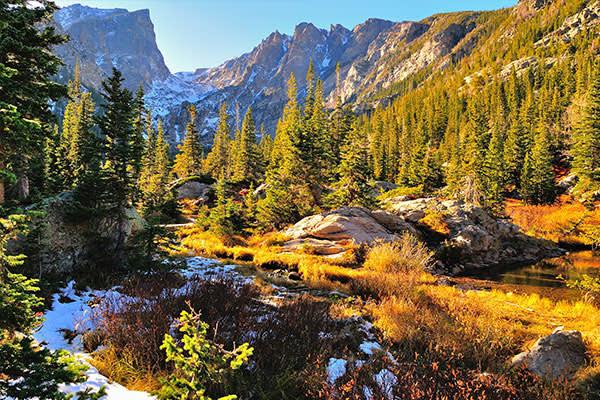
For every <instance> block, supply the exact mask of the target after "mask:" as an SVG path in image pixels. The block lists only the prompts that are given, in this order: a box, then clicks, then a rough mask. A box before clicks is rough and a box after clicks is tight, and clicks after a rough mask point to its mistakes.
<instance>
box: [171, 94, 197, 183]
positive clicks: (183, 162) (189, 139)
mask: <svg viewBox="0 0 600 400" xmlns="http://www.w3.org/2000/svg"><path fill="white" fill-rule="evenodd" d="M188 112H189V113H190V122H188V124H187V127H186V130H185V140H184V142H183V144H181V145H179V146H178V148H179V153H178V154H177V155H176V156H175V165H174V166H173V171H174V172H175V173H176V174H177V176H178V177H179V178H186V177H188V176H194V175H199V174H200V173H201V172H202V169H201V167H202V144H201V143H200V138H199V137H198V129H197V128H196V117H197V115H198V114H197V111H196V107H195V106H194V105H193V104H192V105H190V106H189V107H188Z"/></svg>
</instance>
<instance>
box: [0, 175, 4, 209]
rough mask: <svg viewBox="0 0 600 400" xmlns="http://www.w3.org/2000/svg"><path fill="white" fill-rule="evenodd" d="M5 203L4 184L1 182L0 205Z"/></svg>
mask: <svg viewBox="0 0 600 400" xmlns="http://www.w3.org/2000/svg"><path fill="white" fill-rule="evenodd" d="M2 203H4V182H3V181H1V180H0V204H2Z"/></svg>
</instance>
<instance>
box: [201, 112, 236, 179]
mask: <svg viewBox="0 0 600 400" xmlns="http://www.w3.org/2000/svg"><path fill="white" fill-rule="evenodd" d="M229 118H230V115H229V113H228V112H227V103H225V102H223V105H222V106H221V110H220V111H219V124H218V126H217V132H216V133H215V137H214V141H213V146H212V149H211V151H210V153H208V155H207V156H206V160H205V162H204V165H205V171H206V172H207V173H210V174H211V175H212V176H213V178H215V179H225V178H228V177H229V176H230V171H229V170H230V165H229V164H230V160H231V157H230V150H231V132H230V129H229Z"/></svg>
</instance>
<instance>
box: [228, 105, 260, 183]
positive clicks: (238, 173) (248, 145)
mask: <svg viewBox="0 0 600 400" xmlns="http://www.w3.org/2000/svg"><path fill="white" fill-rule="evenodd" d="M235 146H236V147H235V148H236V151H235V154H234V158H233V160H232V170H233V171H232V178H233V180H235V181H238V182H239V181H253V180H256V179H257V178H258V168H259V165H258V161H259V160H258V148H257V144H256V127H255V125H254V118H253V117H252V108H250V107H248V111H246V115H245V116H244V120H243V122H242V130H241V132H240V135H239V138H238V140H237V141H236V144H235Z"/></svg>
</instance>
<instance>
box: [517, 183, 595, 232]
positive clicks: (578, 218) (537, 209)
mask: <svg viewBox="0 0 600 400" xmlns="http://www.w3.org/2000/svg"><path fill="white" fill-rule="evenodd" d="M506 214H507V215H508V216H509V217H510V219H511V220H512V222H513V223H515V224H517V225H519V226H520V227H521V228H522V229H523V230H524V231H525V233H527V234H529V235H533V236H537V237H541V238H544V239H548V240H552V241H555V242H558V241H562V242H566V243H570V244H593V243H592V242H593V241H594V238H595V237H597V238H598V239H600V232H598V226H600V209H598V208H596V209H595V210H593V211H590V210H588V209H586V208H585V206H584V205H583V204H581V203H579V202H577V201H575V200H573V199H572V198H571V197H569V196H566V195H563V196H561V197H560V198H559V200H558V201H557V202H556V203H555V204H552V205H539V206H534V205H528V204H524V203H522V202H521V201H518V200H514V199H509V200H508V201H507V202H506Z"/></svg>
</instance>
